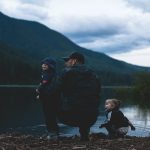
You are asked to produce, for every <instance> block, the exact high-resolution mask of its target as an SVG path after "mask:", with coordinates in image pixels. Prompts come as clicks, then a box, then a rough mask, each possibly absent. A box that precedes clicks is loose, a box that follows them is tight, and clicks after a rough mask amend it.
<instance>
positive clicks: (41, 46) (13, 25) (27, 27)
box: [0, 12, 150, 85]
mask: <svg viewBox="0 0 150 150" xmlns="http://www.w3.org/2000/svg"><path fill="white" fill-rule="evenodd" d="M73 51H78V52H81V53H83V54H84V55H85V57H86V60H87V63H88V64H89V66H90V67H91V68H93V69H94V70H95V71H96V72H97V73H98V74H99V76H100V78H101V80H102V83H103V84H105V85H130V84H131V82H132V77H133V74H135V73H136V72H139V71H148V70H150V69H149V68H148V67H140V66H135V65H131V64H128V63H125V62H123V61H118V60H116V59H113V58H111V57H109V56H107V55H105V54H103V53H98V52H94V51H92V50H88V49H85V48H82V47H80V46H78V45H77V44H75V43H73V42H72V41H71V40H69V39H68V38H67V37H65V36H64V35H62V34H60V33H59V32H56V31H54V30H52V29H49V28H48V27H46V26H44V25H42V24H40V23H37V22H35V21H26V20H20V19H14V18H11V17H8V16H6V15H4V14H3V13H1V12H0V68H4V66H7V67H8V68H9V69H8V68H6V67H5V68H4V70H3V69H2V70H3V71H2V78H1V79H0V84H4V83H6V84H7V83H22V84H23V83H29V84H30V83H37V81H38V78H39V72H40V69H39V65H40V61H41V60H42V59H43V58H45V57H48V56H52V57H55V58H57V59H58V64H59V67H58V68H59V70H60V68H61V66H62V61H60V58H61V57H62V56H66V55H69V54H70V53H71V52H73ZM10 68H11V69H10Z"/></svg>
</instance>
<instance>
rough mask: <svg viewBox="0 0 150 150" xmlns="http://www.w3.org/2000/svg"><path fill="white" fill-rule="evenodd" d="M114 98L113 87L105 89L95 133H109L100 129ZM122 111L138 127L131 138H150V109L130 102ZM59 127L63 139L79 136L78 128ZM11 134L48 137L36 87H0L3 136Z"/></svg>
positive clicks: (0, 121)
mask: <svg viewBox="0 0 150 150" xmlns="http://www.w3.org/2000/svg"><path fill="white" fill-rule="evenodd" d="M114 97H115V98H117V94H116V92H115V90H114V88H113V87H111V88H109V87H107V88H103V89H102V92H101V103H100V107H99V117H98V119H97V122H96V123H95V124H94V125H93V126H92V128H91V132H92V133H93V132H94V133H99V132H104V133H106V130H105V129H99V125H100V124H101V123H103V121H104V120H105V113H104V101H105V99H107V98H114ZM143 104H144V102H143ZM121 110H122V112H123V113H124V114H125V115H126V116H127V117H128V119H129V120H130V121H131V122H132V123H133V124H134V126H135V127H136V131H131V130H130V131H129V133H128V135H131V136H142V137H146V136H150V106H148V105H146V106H144V105H142V107H141V104H139V103H138V102H136V101H135V100H126V101H123V105H122V107H121ZM59 126H60V132H61V134H62V135H63V136H72V135H75V134H79V133H78V129H77V128H73V127H69V126H66V125H64V124H59ZM9 131H19V132H22V133H29V134H44V133H46V128H45V125H44V117H43V113H42V107H41V104H40V102H39V101H38V100H36V99H35V88H34V86H26V87H23V86H22V87H16V86H11V87H10V86H5V87H4V86H0V132H1V133H2V132H9Z"/></svg>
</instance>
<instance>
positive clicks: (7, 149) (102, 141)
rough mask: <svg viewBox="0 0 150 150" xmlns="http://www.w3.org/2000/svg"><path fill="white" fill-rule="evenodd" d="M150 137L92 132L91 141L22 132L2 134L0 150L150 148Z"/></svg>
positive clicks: (0, 135) (114, 149)
mask: <svg viewBox="0 0 150 150" xmlns="http://www.w3.org/2000/svg"><path fill="white" fill-rule="evenodd" d="M149 148H150V137H130V136H128V137H126V138H124V139H121V138H120V139H112V140H110V139H106V138H104V137H103V135H101V133H97V134H91V135H90V141H87V142H81V141H80V139H79V137H78V136H74V137H68V138H67V137H61V139H60V140H59V141H53V140H47V139H46V136H45V135H42V136H34V135H28V134H20V133H5V134H0V150H48V149H50V150H149Z"/></svg>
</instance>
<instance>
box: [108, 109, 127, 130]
mask: <svg viewBox="0 0 150 150" xmlns="http://www.w3.org/2000/svg"><path fill="white" fill-rule="evenodd" d="M109 113H111V116H110V120H108V122H107V123H106V125H107V124H108V125H109V126H112V127H113V128H115V129H118V128H121V127H128V126H129V123H128V121H129V120H128V119H127V118H126V117H125V116H124V114H123V113H122V112H121V111H120V110H119V109H114V110H112V111H111V112H107V113H106V117H107V118H108V114H109Z"/></svg>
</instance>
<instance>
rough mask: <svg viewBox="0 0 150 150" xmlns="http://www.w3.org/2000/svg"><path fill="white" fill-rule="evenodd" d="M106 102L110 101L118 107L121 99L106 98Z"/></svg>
mask: <svg viewBox="0 0 150 150" xmlns="http://www.w3.org/2000/svg"><path fill="white" fill-rule="evenodd" d="M106 101H107V102H111V103H113V104H114V105H115V108H119V107H120V105H121V101H120V100H118V99H107V100H106Z"/></svg>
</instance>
